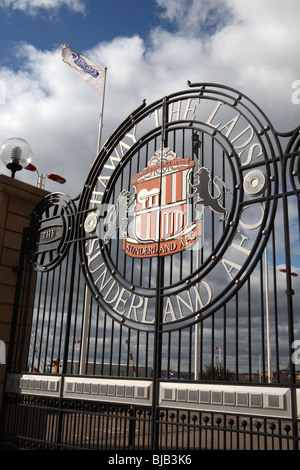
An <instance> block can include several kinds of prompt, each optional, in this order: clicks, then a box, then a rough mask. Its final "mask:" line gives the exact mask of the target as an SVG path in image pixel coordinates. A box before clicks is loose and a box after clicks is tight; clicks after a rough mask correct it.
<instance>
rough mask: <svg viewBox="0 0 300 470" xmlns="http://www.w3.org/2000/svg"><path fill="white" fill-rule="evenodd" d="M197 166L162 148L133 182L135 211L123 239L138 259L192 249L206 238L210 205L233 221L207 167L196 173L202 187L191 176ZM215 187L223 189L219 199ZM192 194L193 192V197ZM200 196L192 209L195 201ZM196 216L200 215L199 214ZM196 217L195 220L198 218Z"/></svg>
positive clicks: (128, 250)
mask: <svg viewBox="0 0 300 470" xmlns="http://www.w3.org/2000/svg"><path fill="white" fill-rule="evenodd" d="M194 166H195V162H194V161H193V160H191V159H190V158H178V157H177V156H176V154H175V153H174V152H173V151H172V150H170V149H169V148H163V149H160V150H157V151H156V152H155V155H154V156H153V157H152V158H151V159H150V161H149V163H148V166H147V167H146V168H145V169H143V170H142V171H140V172H139V173H138V174H137V175H136V178H134V179H133V180H132V186H133V188H134V190H135V209H134V217H133V224H131V226H130V230H131V231H130V233H128V234H127V236H126V237H125V238H124V239H123V250H124V251H125V252H126V254H127V255H129V256H131V257H136V258H144V257H153V256H165V255H169V254H174V253H177V252H181V251H183V250H186V249H187V248H190V247H191V246H192V245H194V244H195V243H196V241H197V240H199V238H200V237H202V214H203V210H204V208H205V207H208V208H210V209H211V210H213V211H214V212H217V213H220V214H222V217H221V219H222V220H225V219H226V217H227V210H226V209H225V208H224V207H223V206H222V205H221V203H220V199H221V198H222V193H221V190H220V188H219V186H218V185H217V180H219V181H220V182H221V183H222V185H223V186H224V188H225V190H226V191H227V192H229V189H228V188H227V187H226V185H225V183H224V182H223V181H222V180H221V179H220V178H218V177H216V178H214V180H212V178H211V175H210V172H209V170H208V169H207V168H204V167H202V168H200V169H199V170H198V171H197V172H195V173H194V176H195V177H196V179H197V182H196V184H191V182H190V178H191V175H192V173H193V172H194ZM211 183H213V184H214V185H215V186H216V187H217V188H218V191H219V194H218V196H217V197H213V196H212V195H211V192H210V185H211ZM190 190H192V191H193V193H190ZM194 197H197V200H196V202H194V208H195V209H196V215H195V211H193V210H192V205H191V202H190V201H191V198H194ZM193 212H194V216H193ZM193 217H194V218H193Z"/></svg>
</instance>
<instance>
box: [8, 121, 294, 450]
mask: <svg viewBox="0 0 300 470" xmlns="http://www.w3.org/2000/svg"><path fill="white" fill-rule="evenodd" d="M164 133H165V135H166V129H164ZM174 140H175V139H174ZM183 141H184V139H183ZM298 143H299V138H298ZM293 145H294V147H293V152H291V150H292V144H290V149H288V150H286V152H285V153H284V155H283V156H282V157H281V159H280V163H281V183H282V190H281V193H280V194H277V195H276V196H275V197H276V198H277V199H278V201H280V204H282V209H283V211H282V213H283V229H284V245H285V261H286V270H287V275H286V288H287V293H286V303H287V307H288V311H287V320H288V337H289V345H290V346H291V345H292V344H293V341H294V340H295V339H296V338H297V337H296V336H295V318H294V305H293V303H294V302H293V289H292V288H293V286H292V278H291V270H292V261H291V260H292V257H291V241H290V233H291V232H290V223H291V222H290V218H289V217H290V216H289V214H290V212H289V201H290V200H291V198H292V197H293V196H298V211H299V189H298V190H297V189H295V188H294V189H293V190H291V189H289V188H288V181H287V179H288V177H289V176H290V178H291V169H290V171H288V163H289V162H290V166H291V165H292V163H291V160H292V159H294V157H295V156H296V155H297V152H298V150H297V147H296V145H295V143H294V144H293ZM278 160H279V158H278ZM299 160H300V159H298V162H299ZM298 171H299V169H298ZM298 216H299V212H298ZM213 223H214V220H213V219H212V226H213ZM279 223H280V222H279ZM298 235H299V234H298ZM25 237H26V235H25ZM276 242H277V240H276V233H275V227H274V226H273V228H272V231H271V238H270V244H269V243H268V245H267V248H266V249H268V248H269V249H270V252H272V257H271V258H272V260H271V264H273V270H272V276H271V272H270V282H271V284H272V286H271V287H272V290H273V293H272V302H273V305H274V310H272V322H273V323H272V327H273V329H275V335H274V342H273V343H275V344H273V349H274V348H275V354H273V352H272V357H274V362H275V367H276V370H277V379H276V380H277V382H278V383H280V382H281V378H280V376H279V371H280V360H281V357H280V351H279V331H278V330H279V328H280V325H279V318H278V317H279V310H278V306H277V303H278V297H279V296H280V293H279V292H278V288H277V280H278V273H276ZM212 243H214V239H212ZM76 244H77V241H76V240H75V245H74V251H73V252H72V250H71V254H70V257H71V263H72V269H71V276H70V279H69V297H68V299H67V300H64V301H63V303H64V305H65V306H66V308H67V318H66V325H65V326H64V327H63V325H62V326H61V332H60V345H61V344H62V341H63V334H64V335H65V338H66V341H65V343H64V346H63V366H62V367H63V369H62V371H61V375H62V376H66V375H67V374H68V373H69V372H70V371H69V369H68V361H69V350H70V347H72V348H73V352H74V342H72V338H73V337H76V325H75V324H74V323H72V322H73V321H77V319H79V318H80V317H79V314H78V313H76V315H75V320H74V308H73V307H75V309H77V308H78V305H79V299H78V297H77V299H75V296H76V292H75V291H76V289H73V288H74V286H75V282H76V280H77V281H78V285H79V282H80V280H79V277H78V278H77V279H76V277H75V272H76V270H77V268H78V266H77V247H76ZM270 247H271V248H270ZM24 253H25V250H24V249H22V256H23V258H22V261H20V266H23V261H24ZM263 261H264V260H263V257H261V259H260V261H259V262H258V268H257V274H258V276H259V278H260V279H259V280H260V285H261V293H262V292H263V291H264V289H265V287H266V285H265V278H264V276H263V274H264V272H265V269H266V268H265V267H264V265H263ZM269 261H270V258H269ZM164 263H165V260H164V258H163V257H158V265H159V266H160V269H158V270H157V283H156V289H157V298H156V312H157V313H156V319H157V320H156V328H155V334H154V348H153V351H154V362H153V364H154V367H153V371H154V376H153V384H154V394H153V402H152V404H153V406H152V411H153V413H152V417H151V422H152V430H153V434H152V436H151V446H152V448H155V449H157V448H158V447H159V445H160V443H159V439H162V437H161V432H160V430H161V428H162V422H163V421H162V416H161V413H162V411H161V407H159V404H158V393H159V384H160V382H161V380H162V379H161V372H162V361H163V359H164V360H165V361H166V372H167V373H166V375H167V377H168V378H170V375H171V373H170V370H171V368H172V367H171V359H172V357H171V356H172V354H171V352H172V340H174V338H175V340H176V346H177V347H178V350H177V357H176V361H177V364H176V369H177V374H178V378H181V377H182V373H183V372H186V369H182V364H181V362H182V359H183V354H182V353H181V348H180V346H181V343H182V341H183V339H182V338H183V336H184V335H187V337H188V344H189V352H188V366H187V373H188V379H189V380H190V379H191V378H192V344H193V342H192V341H191V339H192V338H193V335H194V331H193V329H192V327H191V326H190V327H188V328H187V329H185V330H183V329H182V330H181V329H180V328H178V330H174V331H170V332H167V333H163V332H162V318H161V315H162V295H161V294H162V288H161V286H163V285H164V282H163V275H164V269H163V268H164V266H163V265H164ZM75 268H76V269H75ZM59 269H60V274H59V277H60V276H61V275H62V271H61V265H59ZM124 269H125V268H124ZM32 274H33V273H32V271H31V270H30V269H29V270H27V269H25V270H24V271H22V272H21V275H20V276H19V279H21V276H24V278H25V277H27V276H28V280H30V276H31V275H32ZM41 276H42V275H41ZM47 276H48V273H45V277H47ZM34 277H35V274H34V275H33V278H34ZM25 280H26V279H25ZM33 280H34V281H35V282H36V279H33ZM52 281H53V280H52ZM20 282H21V281H20ZM49 282H50V279H49ZM19 285H21V284H19ZM48 287H49V289H50V290H53V288H54V282H52V285H50V284H49V286H47V288H48ZM254 287H255V286H254V280H253V284H252V278H251V277H249V278H248V279H247V282H246V283H245V286H243V287H242V288H241V289H240V290H239V291H238V292H237V293H236V294H235V296H234V297H233V298H232V299H231V300H230V302H228V303H227V304H224V305H223V306H222V308H221V309H220V311H219V312H216V315H212V316H211V317H210V318H208V319H206V320H205V321H203V322H201V323H200V339H199V341H200V357H201V360H200V380H203V379H204V380H205V378H204V377H205V374H204V372H205V371H204V365H205V355H206V354H209V355H210V363H211V364H212V365H213V364H214V355H215V354H214V346H215V343H216V340H217V339H219V336H218V327H219V325H220V324H222V325H223V333H222V335H223V336H222V348H223V355H222V357H223V370H222V374H223V378H224V379H225V378H227V379H228V376H227V365H228V368H230V367H231V364H232V363H230V356H229V354H228V345H229V342H230V338H229V336H228V335H229V330H228V328H227V326H228V325H229V323H232V322H234V325H235V330H234V333H235V334H234V343H235V364H234V374H235V379H236V381H237V382H238V380H239V373H240V370H241V365H242V364H241V360H240V357H239V352H240V349H239V348H240V347H241V343H242V342H241V338H240V332H241V331H242V329H243V328H244V324H243V323H242V322H247V325H248V335H247V341H248V358H247V369H248V373H249V381H250V382H251V381H252V380H253V377H252V376H253V375H254V374H253V371H254V369H255V367H256V366H255V364H253V358H252V347H253V345H254V337H253V334H254V333H253V332H254V330H252V329H251V326H252V321H251V320H252V318H251V313H252V312H251V307H252V305H253V291H254ZM78 290H79V287H77V294H78ZM245 297H246V298H247V299H248V307H247V313H246V315H245V318H244V319H243V318H242V319H241V318H239V305H240V302H242V301H243V299H244V298H245ZM23 299H24V303H25V304H26V306H25V307H23ZM30 301H31V298H30V291H29V290H27V291H26V289H21V288H19V289H17V297H16V304H15V305H16V309H15V319H14V321H15V325H16V326H17V329H16V330H15V331H12V335H13V336H12V341H11V345H12V348H11V349H10V353H9V357H8V362H9V364H10V366H9V367H10V371H16V372H18V371H20V370H22V369H24V367H23V366H22V352H23V350H22V351H21V350H20V345H21V344H23V345H24V347H26V336H25V335H26V328H22V326H24V325H26V322H27V319H26V315H29V314H30V309H29V305H30ZM57 302H58V300H57ZM260 302H261V307H260V311H261V323H260V326H261V328H260V333H261V351H262V358H263V361H262V366H263V369H262V377H261V378H262V382H265V381H266V374H265V372H266V368H265V366H266V360H265V357H266V356H265V337H266V330H265V316H264V314H265V304H264V298H263V295H261V296H260ZM20 305H21V306H22V307H21V309H19V310H18V307H19V306H20ZM44 307H45V306H44ZM50 311H51V306H50ZM56 311H57V306H56ZM96 311H97V317H96V318H97V319H98V320H97V322H96V323H98V321H99V318H100V317H99V315H100V312H99V306H97V308H96ZM94 312H95V307H94V306H93V305H92V304H91V309H90V326H91V322H92V315H94ZM23 315H24V316H25V320H23ZM49 316H51V315H50V314H49ZM44 318H45V316H44ZM22 321H23V323H22ZM56 321H57V318H56V319H55V325H56ZM61 321H62V324H63V318H62V320H61ZM108 322H110V323H111V327H112V328H111V331H110V337H108V339H107V341H106V338H105V336H106V334H107V335H108V334H109V333H108V329H107V328H106V326H107V323H108ZM208 326H209V327H210V337H209V338H208V340H209V345H208V346H207V343H206V334H205V331H204V329H205V328H207V327H208ZM47 328H48V329H47ZM49 328H50V320H49V323H48V327H46V330H45V331H46V346H47V347H49V350H51V344H54V343H51V339H50V330H49ZM54 331H56V328H54ZM99 333H100V329H97V335H98V334H99ZM15 334H16V335H18V337H19V339H18V340H17V341H16V338H15V336H14V335H15ZM142 334H143V333H141V332H137V333H135V338H134V339H133V341H136V355H135V357H136V360H137V364H136V365H137V376H138V377H143V374H144V375H145V376H147V374H148V372H147V368H148V354H147V353H146V354H145V362H144V372H142V370H141V365H140V364H141V363H140V361H139V358H140V356H141V345H142V341H140V336H141V335H142ZM127 335H128V336H127V337H128V347H127V375H129V374H130V364H129V354H128V352H129V347H130V337H131V335H132V337H133V333H132V332H131V330H130V329H129V330H128V333H127ZM21 336H23V338H22V340H21ZM145 336H146V344H149V343H150V342H151V339H150V337H151V335H150V334H148V333H146V334H145ZM125 337H126V335H125V327H123V325H120V327H118V328H117V324H116V323H115V321H114V320H108V318H107V317H106V316H104V318H103V336H102V338H103V343H102V344H103V347H102V365H101V375H105V371H104V366H105V364H104V362H105V357H107V355H106V352H105V344H106V345H107V342H111V347H110V350H109V356H110V361H109V362H110V370H109V375H112V374H113V370H112V367H113V357H114V356H113V347H112V343H113V341H114V338H119V350H118V360H117V363H118V364H117V371H118V372H117V373H118V375H120V372H121V355H122V344H123V342H125V341H124V338H125ZM166 338H167V339H166ZM53 341H54V340H53ZM41 342H42V339H41ZM96 343H97V341H96V340H95V350H94V353H93V361H92V363H93V370H92V375H97V371H96V357H97V346H96ZM14 344H15V345H16V347H15V348H14V346H13V345H14ZM162 345H163V346H162ZM123 346H124V345H123ZM87 347H88V359H87V363H86V368H85V371H84V373H85V374H88V373H90V369H89V358H90V357H91V349H89V348H91V347H92V345H91V344H88V346H87ZM165 347H166V348H167V349H165ZM53 349H54V347H52V356H51V361H52V359H53ZM106 349H107V348H106ZM162 349H164V351H163V352H164V355H163V354H162ZM146 351H147V348H146ZM73 352H72V356H71V363H70V367H71V371H72V372H75V373H76V358H75V359H74V355H73ZM34 355H35V353H34V351H33V357H34ZM165 358H166V359H165ZM46 361H47V352H46V353H45V364H46ZM39 363H40V360H39ZM289 363H290V364H289V368H290V371H291V375H290V378H289V385H290V387H291V391H292V397H293V406H292V410H293V417H292V425H293V429H292V436H293V437H292V438H289V440H291V439H292V440H293V447H294V448H297V446H298V434H297V433H298V430H297V426H298V417H297V414H296V409H297V408H296V368H295V364H294V363H293V362H292V360H291V354H290V355H289ZM272 365H273V364H272ZM74 367H75V369H74ZM42 372H44V373H45V372H46V369H45V366H44V368H43V371H42ZM211 372H212V379H213V380H214V379H216V378H217V377H215V374H216V370H215V368H212V371H211ZM267 377H268V379H269V374H268V375H267ZM64 412H65V410H64V409H63V407H62V400H60V407H59V412H58V415H59V419H58V421H57V423H58V434H57V435H58V436H63V425H64V421H63V414H64ZM135 419H136V415H135ZM174 419H175V418H173V420H174ZM175 421H176V426H177V427H178V426H179V424H178V423H179V422H180V418H178V417H177V418H176V420H175ZM131 422H132V421H131ZM172 423H173V421H172ZM172 426H173V425H172ZM174 426H175V424H174ZM182 426H183V424H182ZM204 426H205V428H204V429H206V430H207V429H208V428H207V425H206V424H205V425H204ZM193 429H194V428H193ZM215 429H216V430H217V429H220V425H217V427H216V428H215ZM225 432H228V428H226V427H225ZM257 432H262V431H257ZM230 435H231V436H232V434H230ZM245 435H246V432H245V433H244V436H245ZM161 442H162V441H161ZM179 447H180V446H179Z"/></svg>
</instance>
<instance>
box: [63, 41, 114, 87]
mask: <svg viewBox="0 0 300 470" xmlns="http://www.w3.org/2000/svg"><path fill="white" fill-rule="evenodd" d="M62 60H63V61H64V62H66V64H68V65H69V66H70V67H71V68H72V69H73V70H74V71H75V72H76V73H77V74H78V75H79V76H80V77H81V78H82V79H83V80H84V81H86V82H87V83H89V84H90V85H92V86H93V87H94V88H96V90H98V91H99V92H100V93H102V94H103V93H104V82H105V70H103V69H102V68H101V67H98V65H95V64H94V63H93V62H92V61H91V60H90V59H89V58H88V57H86V56H85V55H83V54H78V53H77V52H74V51H72V50H71V49H70V48H69V47H68V46H67V45H66V44H63V45H62Z"/></svg>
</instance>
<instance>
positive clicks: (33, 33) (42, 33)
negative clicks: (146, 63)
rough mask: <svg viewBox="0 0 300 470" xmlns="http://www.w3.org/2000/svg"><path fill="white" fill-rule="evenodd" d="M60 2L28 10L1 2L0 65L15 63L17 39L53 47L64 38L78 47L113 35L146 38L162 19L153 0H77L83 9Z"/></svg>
mask: <svg viewBox="0 0 300 470" xmlns="http://www.w3.org/2000/svg"><path fill="white" fill-rule="evenodd" d="M12 3H13V2H12ZM32 3H34V2H32ZM60 3H62V6H61V8H59V9H54V8H51V9H45V8H38V9H36V10H34V12H32V13H29V11H28V10H27V9H25V10H20V9H13V8H12V6H10V7H2V8H1V2H0V28H1V29H0V31H1V32H0V38H1V42H0V51H1V57H2V60H1V62H2V65H8V66H10V65H11V64H12V63H14V55H13V50H14V48H15V47H16V45H17V43H18V42H19V41H26V42H28V43H30V44H32V45H33V46H35V47H37V48H40V49H44V50H53V49H55V48H57V47H59V46H60V44H61V43H62V42H65V43H68V44H69V45H70V47H72V48H73V49H75V50H79V51H81V50H88V49H89V48H92V47H93V46H94V45H95V44H97V43H99V42H102V41H111V40H112V39H114V38H115V37H116V36H130V35H134V34H138V35H140V36H141V37H144V38H147V36H148V34H149V32H150V30H151V29H152V28H154V27H155V26H157V25H159V24H161V21H162V19H160V18H159V13H160V12H161V8H160V7H158V6H157V4H156V3H155V1H152V0H146V1H139V0H87V1H84V2H79V3H78V4H79V5H82V6H83V7H82V8H83V11H80V10H79V11H76V10H74V9H71V8H70V7H68V6H67V5H66V4H65V5H64V2H60ZM29 4H30V2H29ZM15 65H17V64H15Z"/></svg>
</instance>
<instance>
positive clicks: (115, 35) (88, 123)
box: [0, 0, 300, 198]
mask: <svg viewBox="0 0 300 470" xmlns="http://www.w3.org/2000/svg"><path fill="white" fill-rule="evenodd" d="M299 17H300V2H299V1H298V0H286V1H285V2H282V1H281V0H252V1H251V2H249V1H248V0H212V1H209V2H207V1H205V0H143V1H138V0H0V57H1V61H0V145H2V143H4V142H5V141H6V140H7V139H9V138H12V137H20V138H23V139H25V140H26V141H27V142H28V143H29V144H30V145H31V148H32V152H33V159H32V163H33V164H34V165H35V166H36V167H37V168H38V171H39V172H40V173H42V174H47V173H57V174H60V175H61V176H63V177H64V178H66V180H67V182H66V184H65V185H64V186H61V185H58V184H57V183H55V182H52V181H50V180H47V183H46V189H47V190H48V191H63V192H64V193H66V194H67V195H69V196H70V197H72V198H75V197H77V196H78V195H79V194H80V192H81V190H82V187H83V185H84V182H85V180H86V178H87V176H88V173H89V169H90V167H91V165H92V163H93V161H94V159H95V157H96V154H97V139H98V127H99V119H100V111H101V103H102V95H101V94H100V93H99V92H97V90H95V89H94V88H93V87H91V86H90V85H88V84H87V83H85V82H84V81H83V80H81V79H80V77H79V76H78V75H77V74H75V73H74V72H73V71H72V70H71V69H70V68H69V67H68V66H67V64H65V63H64V62H62V60H61V44H62V43H66V44H68V46H69V47H70V48H71V49H72V50H74V51H76V52H79V53H84V54H86V55H87V56H88V57H89V58H90V59H91V60H92V61H93V62H94V63H95V64H97V65H99V66H100V67H107V82H106V91H105V102H104V104H105V106H104V114H103V134H102V144H104V143H105V141H106V140H107V139H108V138H109V136H110V135H111V134H112V132H113V131H114V129H116V127H118V125H119V124H120V123H121V122H122V121H123V119H125V118H126V117H127V116H128V115H129V114H130V113H131V112H132V111H133V110H134V109H136V108H137V107H138V106H139V105H140V104H141V103H142V101H143V100H144V99H146V102H147V104H151V103H152V102H153V101H156V100H157V99H159V98H161V97H162V96H165V95H168V94H171V93H173V92H175V91H181V90H184V89H186V88H187V81H188V80H190V81H192V82H214V83H219V84H224V85H228V86H231V87H233V88H236V89H238V90H240V91H241V92H243V93H245V94H246V95H248V96H249V97H250V98H252V99H253V100H254V101H256V103H257V104H258V105H259V106H260V107H261V109H262V110H263V111H264V112H265V113H266V114H267V116H268V117H269V119H270V121H271V122H272V123H273V125H274V126H275V128H276V129H277V130H279V131H282V132H286V131H290V130H292V129H294V128H296V127H297V126H298V125H299V111H300V104H299V103H298V102H297V101H299V100H294V99H293V96H295V93H296V91H297V90H295V89H294V88H293V86H295V84H296V85H297V81H298V80H300V63H299V56H300V41H299ZM299 84H300V82H299ZM293 93H294V95H293ZM297 96H298V95H297ZM0 165H1V173H3V174H7V175H9V174H10V172H9V171H8V170H7V168H6V167H5V165H4V164H3V163H2V162H0ZM16 178H18V179H20V180H23V181H26V182H28V183H30V184H36V175H35V173H31V172H28V171H26V170H23V171H21V172H18V173H17V175H16Z"/></svg>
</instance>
